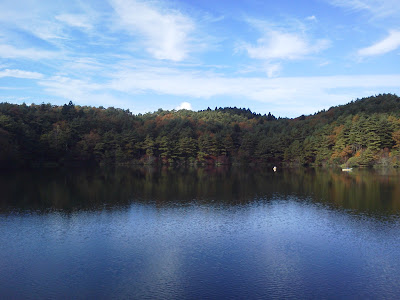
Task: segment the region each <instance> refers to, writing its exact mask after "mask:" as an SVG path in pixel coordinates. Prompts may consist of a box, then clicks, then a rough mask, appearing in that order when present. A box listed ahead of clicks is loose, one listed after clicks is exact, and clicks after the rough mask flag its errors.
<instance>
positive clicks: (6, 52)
mask: <svg viewBox="0 0 400 300" xmlns="http://www.w3.org/2000/svg"><path fill="white" fill-rule="evenodd" d="M54 56H55V53H54V52H50V51H46V50H37V49H34V48H25V49H18V48H15V47H14V46H11V45H5V44H3V45H0V58H26V59H31V60H40V59H46V58H52V57H54Z"/></svg>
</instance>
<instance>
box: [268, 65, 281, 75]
mask: <svg viewBox="0 0 400 300" xmlns="http://www.w3.org/2000/svg"><path fill="white" fill-rule="evenodd" d="M265 69H266V72H267V75H268V77H269V78H271V77H275V76H278V74H279V72H280V71H281V69H282V66H281V64H267V65H266V66H265Z"/></svg>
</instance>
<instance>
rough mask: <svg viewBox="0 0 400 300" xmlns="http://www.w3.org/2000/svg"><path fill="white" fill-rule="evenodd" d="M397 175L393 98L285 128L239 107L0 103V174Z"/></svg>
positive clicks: (399, 134)
mask: <svg viewBox="0 0 400 300" xmlns="http://www.w3.org/2000/svg"><path fill="white" fill-rule="evenodd" d="M261 163H265V164H284V165H289V166H300V165H304V166H310V165H318V166H336V165H343V166H347V167H367V166H377V165H380V166H395V167H397V166H400V98H399V97H398V96H396V95H393V94H383V95H376V96H372V97H368V98H363V99H358V100H356V101H352V102H350V103H348V104H346V105H342V106H336V107H331V108H330V109H329V110H327V111H325V110H324V111H320V112H318V113H315V114H314V115H309V116H304V115H303V116H300V117H298V118H294V119H288V118H276V117H275V116H274V115H272V114H271V113H269V114H268V115H261V114H256V113H253V112H251V111H250V110H249V109H243V108H236V107H234V108H232V107H226V108H217V107H216V108H215V109H210V108H208V109H207V110H203V111H197V112H194V111H189V110H179V111H175V110H172V111H167V110H162V109H159V110H158V111H156V112H153V113H146V114H137V115H135V114H132V113H131V112H130V111H129V110H124V109H118V108H114V107H109V108H107V109H105V108H103V107H89V106H78V105H74V104H73V103H72V102H70V103H69V104H65V105H63V106H56V105H51V104H44V103H43V104H40V105H35V104H32V105H29V106H28V105H26V104H22V105H17V104H10V103H0V165H1V166H2V167H22V166H31V165H39V166H41V165H73V164H76V165H82V164H166V165H189V164H190V165H193V164H212V165H215V164H261Z"/></svg>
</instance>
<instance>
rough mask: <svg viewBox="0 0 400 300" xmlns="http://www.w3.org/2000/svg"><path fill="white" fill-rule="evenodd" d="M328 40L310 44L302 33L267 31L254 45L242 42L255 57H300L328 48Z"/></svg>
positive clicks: (252, 56) (251, 55)
mask: <svg viewBox="0 0 400 300" xmlns="http://www.w3.org/2000/svg"><path fill="white" fill-rule="evenodd" d="M329 45H330V42H329V41H328V40H323V39H320V40H317V41H316V42H315V43H314V44H311V43H310V42H308V41H307V39H306V38H304V37H303V36H302V35H299V34H295V33H285V32H279V31H269V32H267V33H266V34H265V36H264V37H262V38H260V39H258V40H257V44H256V45H250V44H244V46H243V47H244V48H245V49H246V51H247V53H248V55H249V56H250V57H251V58H256V59H267V60H270V59H290V60H293V59H301V58H304V57H305V56H307V55H309V54H313V53H318V52H320V51H322V50H324V49H326V48H328V47H329Z"/></svg>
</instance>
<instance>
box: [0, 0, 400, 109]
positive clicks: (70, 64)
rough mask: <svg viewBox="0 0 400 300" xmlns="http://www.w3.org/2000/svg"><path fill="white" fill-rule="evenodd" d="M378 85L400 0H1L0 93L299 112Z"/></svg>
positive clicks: (132, 105)
mask: <svg viewBox="0 0 400 300" xmlns="http://www.w3.org/2000/svg"><path fill="white" fill-rule="evenodd" d="M380 93H395V94H397V95H400V3H399V2H398V0H296V1H294V0H279V1H276V0H218V1H216V0H154V1H153V0H151V1H150V0H149V1H143V0H95V1H90V0H84V1H83V0H82V1H79V0H68V1H64V0H62V1H60V0H40V1H37V0H35V1H33V0H17V1H16V0H2V1H0V102H10V103H18V104H20V103H26V104H31V103H36V104H40V103H51V104H53V105H63V104H65V103H68V102H69V101H72V102H73V103H74V104H77V105H87V106H103V107H111V106H112V107H116V108H123V109H129V110H130V111H131V112H133V113H135V114H138V113H146V112H153V111H157V110H158V109H159V108H162V109H164V110H172V109H177V110H178V109H192V110H195V111H197V110H203V109H207V108H208V107H210V108H212V109H214V108H215V107H227V106H230V107H234V106H236V107H243V108H250V109H251V110H252V111H254V112H256V113H261V114H265V113H266V114H268V112H271V113H272V114H274V115H275V116H280V117H297V116H300V115H302V114H305V115H308V114H314V113H316V112H318V111H320V110H323V109H329V108H330V107H331V106H336V105H341V104H346V103H348V102H350V101H351V100H355V99H357V98H362V97H368V96H371V95H375V94H380Z"/></svg>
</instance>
